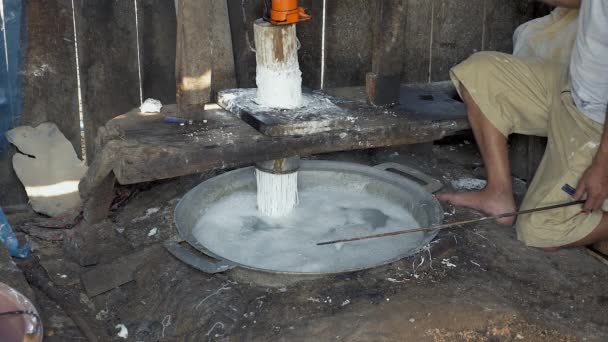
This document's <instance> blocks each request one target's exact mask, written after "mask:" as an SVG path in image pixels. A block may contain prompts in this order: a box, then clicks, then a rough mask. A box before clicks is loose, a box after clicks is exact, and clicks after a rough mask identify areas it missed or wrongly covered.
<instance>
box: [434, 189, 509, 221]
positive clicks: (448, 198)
mask: <svg viewBox="0 0 608 342" xmlns="http://www.w3.org/2000/svg"><path fill="white" fill-rule="evenodd" d="M437 199H438V200H440V201H441V202H446V203H450V204H452V205H455V206H457V207H465V208H471V209H475V210H478V211H481V212H483V213H484V214H489V215H499V214H505V213H512V212H514V211H515V200H514V199H513V194H512V193H497V192H490V191H487V190H482V191H471V192H452V193H443V194H438V195H437ZM497 222H498V223H499V224H502V225H508V226H510V225H512V224H513V223H515V217H505V218H502V219H499V220H497Z"/></svg>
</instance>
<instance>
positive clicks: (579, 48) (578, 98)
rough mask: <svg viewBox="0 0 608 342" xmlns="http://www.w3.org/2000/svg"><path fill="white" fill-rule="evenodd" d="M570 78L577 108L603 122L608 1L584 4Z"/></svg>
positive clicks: (607, 78)
mask: <svg viewBox="0 0 608 342" xmlns="http://www.w3.org/2000/svg"><path fill="white" fill-rule="evenodd" d="M570 76H571V79H572V81H571V82H572V98H573V99H574V102H575V103H576V106H577V107H578V109H579V110H580V111H581V112H582V113H583V114H585V115H586V116H588V117H589V118H591V119H592V120H594V121H597V122H599V123H604V121H605V120H606V106H607V104H608V0H583V1H582V5H581V11H580V15H579V29H578V34H577V36H576V42H575V44H574V50H573V51H572V59H571V61H570Z"/></svg>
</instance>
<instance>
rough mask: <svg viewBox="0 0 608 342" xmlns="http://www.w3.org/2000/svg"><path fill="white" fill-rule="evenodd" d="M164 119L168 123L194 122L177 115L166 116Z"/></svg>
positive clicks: (187, 123)
mask: <svg viewBox="0 0 608 342" xmlns="http://www.w3.org/2000/svg"><path fill="white" fill-rule="evenodd" d="M163 121H164V122H166V123H172V124H180V125H192V124H193V123H194V120H188V119H183V118H178V117H175V116H166V117H165V118H164V119H163Z"/></svg>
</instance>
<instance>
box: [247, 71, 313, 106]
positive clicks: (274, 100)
mask: <svg viewBox="0 0 608 342" xmlns="http://www.w3.org/2000/svg"><path fill="white" fill-rule="evenodd" d="M296 62H297V60H296ZM255 80H256V84H257V86H258V91H257V101H258V103H260V104H262V105H264V106H268V107H270V108H280V109H294V108H298V107H301V106H302V72H301V71H300V69H299V67H298V65H297V64H296V65H295V67H294V68H292V69H286V70H273V69H269V68H265V67H261V66H259V65H258V67H257V75H256V78H255Z"/></svg>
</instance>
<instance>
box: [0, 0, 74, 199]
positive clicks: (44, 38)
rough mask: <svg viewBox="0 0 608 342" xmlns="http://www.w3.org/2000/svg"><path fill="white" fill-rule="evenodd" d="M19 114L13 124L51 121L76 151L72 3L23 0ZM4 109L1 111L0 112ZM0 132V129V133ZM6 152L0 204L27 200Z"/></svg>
mask: <svg viewBox="0 0 608 342" xmlns="http://www.w3.org/2000/svg"><path fill="white" fill-rule="evenodd" d="M23 11H24V13H25V15H24V17H23V20H24V23H22V27H24V28H25V29H24V30H23V31H22V35H23V36H22V40H23V42H24V44H22V51H21V55H22V56H23V57H22V58H23V60H22V64H21V73H20V75H21V98H22V110H21V117H20V120H19V121H18V122H15V123H14V124H15V126H18V125H29V126H37V125H39V124H41V123H43V122H48V121H50V122H54V123H55V124H57V126H58V127H59V129H60V130H61V132H63V134H64V135H65V136H66V138H67V139H68V140H69V141H70V142H71V143H72V145H73V146H74V149H75V151H76V153H78V155H80V154H81V136H80V120H79V113H78V88H77V81H76V57H75V56H76V55H75V47H74V29H73V22H72V4H71V1H70V0H47V1H27V2H23ZM5 114H6V115H8V113H2V114H1V115H5ZM0 134H1V133H0ZM11 155H12V153H10V154H5V155H4V157H3V158H2V160H0V164H1V166H0V179H1V181H0V188H1V189H2V190H0V198H2V200H1V203H0V204H2V205H16V204H20V203H27V196H26V195H25V192H24V190H23V187H22V185H21V183H20V182H19V179H18V178H17V177H16V175H15V174H14V172H13V170H12V162H11Z"/></svg>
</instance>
